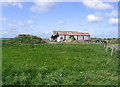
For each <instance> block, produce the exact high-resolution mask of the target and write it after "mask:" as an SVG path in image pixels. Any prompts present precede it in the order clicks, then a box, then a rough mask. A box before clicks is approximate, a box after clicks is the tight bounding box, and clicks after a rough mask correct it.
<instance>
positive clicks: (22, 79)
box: [2, 44, 118, 85]
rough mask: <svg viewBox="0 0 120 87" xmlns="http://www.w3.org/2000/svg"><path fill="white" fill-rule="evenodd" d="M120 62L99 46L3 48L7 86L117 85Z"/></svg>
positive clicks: (4, 45)
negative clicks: (119, 63)
mask: <svg viewBox="0 0 120 87" xmlns="http://www.w3.org/2000/svg"><path fill="white" fill-rule="evenodd" d="M117 61H118V56H117V55H116V53H115V54H114V55H113V56H112V57H111V56H110V51H109V52H107V53H106V52H105V48H103V47H101V46H100V45H97V44H53V45H52V44H35V45H32V44H21V45H18V44H3V47H2V75H3V85H28V84H29V85H117V84H118V67H117V66H118V62H117Z"/></svg>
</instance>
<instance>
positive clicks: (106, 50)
mask: <svg viewBox="0 0 120 87" xmlns="http://www.w3.org/2000/svg"><path fill="white" fill-rule="evenodd" d="M107 50H108V43H107V45H106V52H107Z"/></svg>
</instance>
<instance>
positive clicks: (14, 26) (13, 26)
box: [8, 24, 17, 30]
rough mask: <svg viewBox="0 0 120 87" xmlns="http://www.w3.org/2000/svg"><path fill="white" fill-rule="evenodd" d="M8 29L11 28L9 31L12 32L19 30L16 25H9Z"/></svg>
mask: <svg viewBox="0 0 120 87" xmlns="http://www.w3.org/2000/svg"><path fill="white" fill-rule="evenodd" d="M8 28H9V29H12V30H15V29H17V27H16V25H14V24H9V25H8Z"/></svg>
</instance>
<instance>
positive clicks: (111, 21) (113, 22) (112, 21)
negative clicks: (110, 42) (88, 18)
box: [109, 18, 118, 26]
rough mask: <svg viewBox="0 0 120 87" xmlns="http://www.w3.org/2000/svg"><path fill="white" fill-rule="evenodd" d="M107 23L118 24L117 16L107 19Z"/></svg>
mask: <svg viewBox="0 0 120 87" xmlns="http://www.w3.org/2000/svg"><path fill="white" fill-rule="evenodd" d="M109 23H110V24H111V25H113V26H118V18H111V19H109Z"/></svg>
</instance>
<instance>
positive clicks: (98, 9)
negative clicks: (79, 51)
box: [0, 0, 118, 38]
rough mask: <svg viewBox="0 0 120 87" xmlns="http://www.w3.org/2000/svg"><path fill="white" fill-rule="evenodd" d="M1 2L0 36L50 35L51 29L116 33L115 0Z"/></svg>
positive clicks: (99, 34)
mask: <svg viewBox="0 0 120 87" xmlns="http://www.w3.org/2000/svg"><path fill="white" fill-rule="evenodd" d="M93 1H94V2H85V1H84V0H83V1H82V2H19V3H18V2H12V3H10V2H4V3H2V18H0V20H2V33H1V34H2V37H3V38H11V37H15V36H17V35H18V34H22V33H25V34H31V35H37V36H40V37H42V38H50V36H51V33H52V31H53V30H56V31H57V30H59V31H78V32H88V33H90V34H91V37H99V38H107V37H118V3H117V2H100V1H99V0H93Z"/></svg>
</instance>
